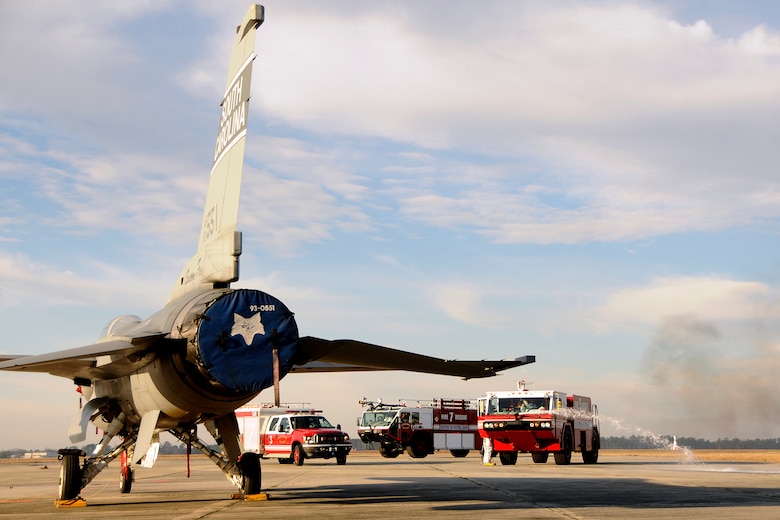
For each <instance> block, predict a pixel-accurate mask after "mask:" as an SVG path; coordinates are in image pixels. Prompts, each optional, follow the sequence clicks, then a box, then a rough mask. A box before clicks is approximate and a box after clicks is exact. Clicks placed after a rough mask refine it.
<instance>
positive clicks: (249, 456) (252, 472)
mask: <svg viewBox="0 0 780 520" xmlns="http://www.w3.org/2000/svg"><path fill="white" fill-rule="evenodd" d="M238 467H239V468H240V469H241V477H242V485H241V491H242V492H243V493H244V494H245V495H257V494H258V493H260V486H261V484H262V477H261V473H260V456H259V455H258V454H257V453H252V452H247V453H243V454H241V457H239V459H238Z"/></svg>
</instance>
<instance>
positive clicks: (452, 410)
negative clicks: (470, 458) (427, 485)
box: [357, 398, 482, 459]
mask: <svg viewBox="0 0 780 520" xmlns="http://www.w3.org/2000/svg"><path fill="white" fill-rule="evenodd" d="M359 402H360V404H361V405H363V406H366V407H368V408H367V409H366V410H365V411H364V412H363V415H362V416H361V417H359V418H358V421H357V426H358V428H357V431H358V435H359V436H360V439H361V440H362V441H363V442H365V443H375V442H376V443H379V453H380V454H381V455H382V456H383V457H386V458H391V459H393V458H395V457H397V456H398V455H400V453H401V452H402V451H404V450H406V453H407V454H409V456H410V457H412V458H422V457H425V456H426V455H428V454H429V453H433V452H434V450H450V453H451V454H452V455H453V456H454V457H465V456H466V455H468V453H469V450H479V449H480V448H481V447H482V438H481V437H480V436H479V434H478V432H477V410H476V408H475V407H474V406H473V405H472V402H471V401H469V400H468V399H444V398H438V399H433V400H431V401H430V402H421V401H417V402H416V404H417V406H406V405H405V404H385V403H382V401H381V400H379V401H377V402H373V401H366V400H365V398H364V399H363V400H361V401H359Z"/></svg>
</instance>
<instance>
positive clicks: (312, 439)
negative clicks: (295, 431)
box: [303, 435, 314, 444]
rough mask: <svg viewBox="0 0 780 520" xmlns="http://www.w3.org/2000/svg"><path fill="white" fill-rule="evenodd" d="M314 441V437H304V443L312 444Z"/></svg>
mask: <svg viewBox="0 0 780 520" xmlns="http://www.w3.org/2000/svg"><path fill="white" fill-rule="evenodd" d="M313 441H314V435H304V436H303V442H305V443H307V444H308V443H310V442H313Z"/></svg>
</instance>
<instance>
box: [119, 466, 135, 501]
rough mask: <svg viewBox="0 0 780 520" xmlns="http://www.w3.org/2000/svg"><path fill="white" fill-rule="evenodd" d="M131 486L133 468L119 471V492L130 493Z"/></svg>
mask: <svg viewBox="0 0 780 520" xmlns="http://www.w3.org/2000/svg"><path fill="white" fill-rule="evenodd" d="M132 488H133V470H132V469H130V468H127V471H126V472H125V471H124V469H123V470H122V471H120V472H119V492H120V493H122V494H123V495H124V494H127V493H130V490H131V489H132Z"/></svg>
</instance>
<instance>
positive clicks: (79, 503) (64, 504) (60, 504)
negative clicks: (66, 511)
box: [54, 497, 87, 509]
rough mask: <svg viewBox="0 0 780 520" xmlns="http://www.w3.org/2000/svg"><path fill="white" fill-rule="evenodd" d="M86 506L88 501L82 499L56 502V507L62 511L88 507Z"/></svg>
mask: <svg viewBox="0 0 780 520" xmlns="http://www.w3.org/2000/svg"><path fill="white" fill-rule="evenodd" d="M86 506H87V501H86V500H84V499H83V498H81V497H78V498H69V499H67V500H60V499H57V500H55V501H54V507H56V508H60V509H61V508H66V507H86Z"/></svg>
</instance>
